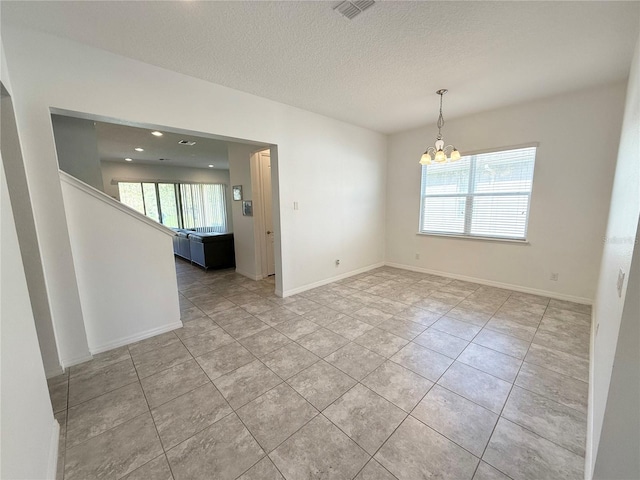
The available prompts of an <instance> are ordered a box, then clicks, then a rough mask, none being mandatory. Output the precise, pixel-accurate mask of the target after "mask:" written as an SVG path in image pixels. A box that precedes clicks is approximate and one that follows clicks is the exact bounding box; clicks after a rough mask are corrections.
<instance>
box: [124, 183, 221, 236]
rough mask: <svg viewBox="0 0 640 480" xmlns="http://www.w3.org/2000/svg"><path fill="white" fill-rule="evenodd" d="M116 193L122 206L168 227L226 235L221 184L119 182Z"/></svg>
mask: <svg viewBox="0 0 640 480" xmlns="http://www.w3.org/2000/svg"><path fill="white" fill-rule="evenodd" d="M118 189H119V192H120V201H121V202H122V203H124V204H125V205H128V206H130V207H131V208H134V209H135V210H137V211H139V212H140V213H142V214H144V215H146V216H148V217H150V218H152V219H154V220H155V221H156V222H159V223H162V224H164V225H166V226H168V227H173V228H178V227H179V228H188V229H196V230H198V231H201V232H217V233H226V232H227V228H228V225H227V202H226V190H225V186H224V185H222V184H190V183H152V182H143V183H137V182H135V183H132V182H118Z"/></svg>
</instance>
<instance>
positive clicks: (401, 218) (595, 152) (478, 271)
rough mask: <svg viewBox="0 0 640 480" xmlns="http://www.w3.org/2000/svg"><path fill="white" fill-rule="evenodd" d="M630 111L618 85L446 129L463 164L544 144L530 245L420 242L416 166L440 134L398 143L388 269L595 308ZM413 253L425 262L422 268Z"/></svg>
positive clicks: (405, 136) (402, 136) (392, 166)
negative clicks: (485, 154) (483, 154)
mask: <svg viewBox="0 0 640 480" xmlns="http://www.w3.org/2000/svg"><path fill="white" fill-rule="evenodd" d="M450 95H455V92H452V93H450ZM433 101H434V102H435V101H437V98H436V95H434V100H433ZM623 103H624V86H623V85H622V84H616V85H610V86H605V87H601V88H597V89H592V90H586V91H580V92H576V93H572V94H567V95H562V96H559V97H552V98H547V99H543V100H539V101H536V102H531V103H526V104H522V105H515V106H512V107H508V108H502V109H499V110H494V111H490V112H484V113H479V114H477V115H472V116H469V117H465V118H460V119H454V120H450V121H447V123H446V125H445V127H444V129H443V135H444V139H445V140H446V141H447V142H448V143H455V144H456V146H457V147H458V148H459V149H460V151H461V153H462V154H463V155H464V153H465V152H472V151H478V150H487V149H497V148H501V147H508V146H516V145H522V144H526V143H531V142H539V147H538V151H537V156H536V165H535V173H534V185H533V193H532V198H531V208H530V217H529V228H528V240H529V242H530V244H529V245H523V244H517V243H505V242H493V241H481V240H468V239H454V238H444V237H435V236H425V235H417V231H418V218H419V212H420V165H418V160H419V159H420V155H421V154H422V152H423V151H424V150H425V147H426V146H428V145H431V144H433V142H434V140H435V137H436V134H437V128H436V127H435V125H431V126H429V127H425V128H420V129H416V130H411V131H407V132H402V133H398V134H395V135H392V136H391V137H390V140H389V164H388V174H387V175H388V184H387V185H388V186H387V229H386V236H387V246H386V260H387V262H390V263H395V264H401V265H407V266H410V267H418V268H423V269H428V270H434V271H439V272H444V273H445V274H452V275H458V276H463V277H472V278H476V279H481V280H484V281H490V282H496V283H501V284H506V285H513V286H518V287H520V288H521V289H522V288H524V289H528V290H530V291H537V292H538V293H544V294H547V295H549V296H554V297H558V298H567V299H573V300H576V301H582V302H585V303H586V302H590V301H591V300H592V299H593V297H594V295H595V289H596V283H597V277H598V269H599V262H600V255H601V252H602V238H603V236H604V232H605V225H606V219H607V212H608V204H609V198H610V193H611V184H612V180H613V171H614V167H615V158H616V147H617V144H618V141H617V139H618V137H619V134H620V123H621V118H622V108H623ZM445 114H446V104H445ZM416 253H419V254H420V260H416V259H415V254H416ZM551 272H558V273H559V280H558V281H557V282H554V281H551V280H550V274H551Z"/></svg>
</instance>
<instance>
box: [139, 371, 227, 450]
mask: <svg viewBox="0 0 640 480" xmlns="http://www.w3.org/2000/svg"><path fill="white" fill-rule="evenodd" d="M231 412H232V410H231V407H229V405H228V404H227V402H226V401H225V399H224V398H223V397H222V395H220V392H218V390H217V389H216V388H215V387H214V386H213V385H212V384H211V383H210V382H207V383H206V384H204V385H202V386H201V387H198V388H196V389H195V390H191V391H190V392H188V393H185V394H184V395H182V396H179V397H177V398H174V399H173V400H171V401H170V402H167V403H165V404H164V405H162V406H160V407H158V408H154V409H153V410H151V414H152V415H153V420H154V422H155V425H156V428H157V429H158V433H159V434H160V440H161V441H162V445H163V446H164V448H165V450H169V449H170V448H172V447H174V446H176V445H177V444H178V443H180V442H182V441H183V440H186V439H187V438H189V437H191V436H192V435H195V434H196V433H198V432H199V431H201V430H204V429H205V428H206V427H208V426H209V425H213V424H214V423H215V422H217V421H218V420H221V419H222V418H224V417H225V416H227V415H228V414H230V413H231Z"/></svg>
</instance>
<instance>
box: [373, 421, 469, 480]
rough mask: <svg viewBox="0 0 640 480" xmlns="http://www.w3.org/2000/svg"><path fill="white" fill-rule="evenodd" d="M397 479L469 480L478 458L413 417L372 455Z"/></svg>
mask: <svg viewBox="0 0 640 480" xmlns="http://www.w3.org/2000/svg"><path fill="white" fill-rule="evenodd" d="M374 458H375V459H376V460H377V461H378V462H380V464H382V466H383V467H385V468H386V469H387V470H389V471H390V472H391V473H392V474H393V475H395V476H396V477H397V478H398V479H399V480H415V479H418V478H440V479H443V480H470V479H471V477H472V476H473V472H474V471H475V469H476V465H477V464H478V459H477V458H476V457H474V456H473V455H471V454H470V453H469V452H467V451H466V450H464V449H462V448H461V447H459V446H458V445H456V444H455V443H453V442H451V441H450V440H448V439H447V438H445V437H444V436H442V435H440V434H439V433H437V432H436V431H435V430H433V429H431V428H429V427H427V426H426V425H424V424H423V423H421V422H419V421H418V420H416V419H415V418H413V417H407V419H406V420H405V421H404V422H403V423H402V425H400V427H399V428H398V429H397V430H396V431H395V432H394V433H393V435H391V438H390V439H389V440H388V441H387V442H386V443H385V444H384V445H383V446H382V448H381V449H380V451H379V452H378V453H377V454H376V455H375V457H374Z"/></svg>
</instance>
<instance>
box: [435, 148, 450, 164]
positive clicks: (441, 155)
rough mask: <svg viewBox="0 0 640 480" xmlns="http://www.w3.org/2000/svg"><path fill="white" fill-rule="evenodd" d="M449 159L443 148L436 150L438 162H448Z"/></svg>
mask: <svg viewBox="0 0 640 480" xmlns="http://www.w3.org/2000/svg"><path fill="white" fill-rule="evenodd" d="M446 161H447V156H446V155H445V154H444V152H443V151H442V150H438V151H437V152H436V162H437V163H442V162H446Z"/></svg>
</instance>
